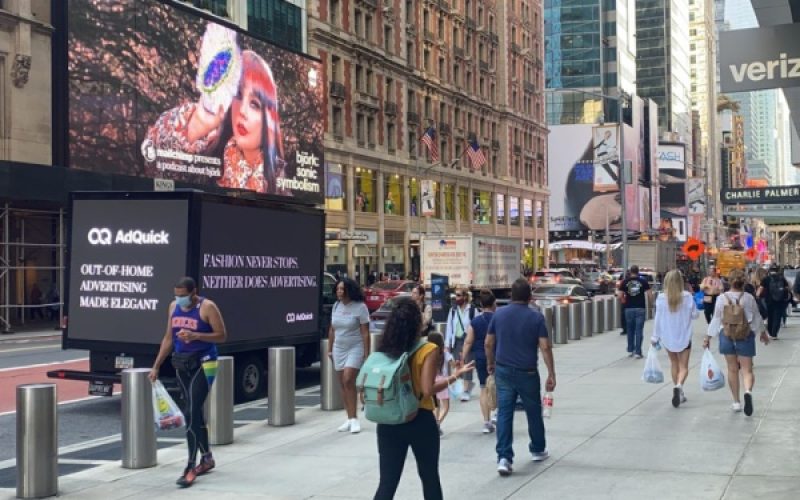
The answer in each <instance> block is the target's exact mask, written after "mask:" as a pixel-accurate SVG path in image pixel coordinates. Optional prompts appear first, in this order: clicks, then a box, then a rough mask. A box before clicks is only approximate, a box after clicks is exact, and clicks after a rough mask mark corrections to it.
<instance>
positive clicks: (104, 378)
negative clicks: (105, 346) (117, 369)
mask: <svg viewBox="0 0 800 500" xmlns="http://www.w3.org/2000/svg"><path fill="white" fill-rule="evenodd" d="M47 376H48V377H49V378H60V379H64V380H83V381H85V382H104V383H107V384H121V383H122V377H121V376H120V374H118V373H97V372H82V371H78V370H52V371H49V372H47Z"/></svg>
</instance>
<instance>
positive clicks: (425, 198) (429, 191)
mask: <svg viewBox="0 0 800 500" xmlns="http://www.w3.org/2000/svg"><path fill="white" fill-rule="evenodd" d="M420 188H421V189H422V216H423V217H433V215H434V214H435V213H436V191H435V190H434V189H433V181H431V180H423V181H421V182H420Z"/></svg>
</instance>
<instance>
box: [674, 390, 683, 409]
mask: <svg viewBox="0 0 800 500" xmlns="http://www.w3.org/2000/svg"><path fill="white" fill-rule="evenodd" d="M680 405H681V388H680V387H673V388H672V406H673V407H675V408H677V407H679V406H680Z"/></svg>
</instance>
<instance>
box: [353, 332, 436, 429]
mask: <svg viewBox="0 0 800 500" xmlns="http://www.w3.org/2000/svg"><path fill="white" fill-rule="evenodd" d="M426 343H427V342H425V341H423V340H420V341H419V342H417V345H415V346H414V348H413V349H411V352H407V353H403V354H402V355H401V356H400V357H399V358H391V357H389V356H387V355H386V354H384V353H382V352H373V353H372V354H370V355H369V357H368V358H367V360H366V361H365V362H364V366H362V367H361V371H359V372H358V379H357V380H358V381H357V385H358V392H359V393H360V394H361V401H362V403H364V414H365V415H366V417H367V420H369V421H371V422H375V423H376V424H391V425H397V424H404V423H406V422H410V421H411V420H413V419H414V417H415V416H416V415H417V410H418V409H419V399H417V394H416V393H415V392H414V386H413V384H412V382H411V367H410V366H409V363H408V361H409V359H411V356H413V355H414V353H415V352H417V351H418V350H419V349H420V348H421V347H422V346H424V345H425V344H426Z"/></svg>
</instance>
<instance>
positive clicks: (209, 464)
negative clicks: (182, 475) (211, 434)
mask: <svg viewBox="0 0 800 500" xmlns="http://www.w3.org/2000/svg"><path fill="white" fill-rule="evenodd" d="M216 466H217V463H216V462H214V457H212V456H211V454H210V453H209V454H208V455H203V458H201V459H200V465H198V466H197V467H195V468H194V473H195V474H197V475H198V476H202V475H203V474H205V473H206V472H208V471H210V470H211V469H213V468H214V467H216Z"/></svg>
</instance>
